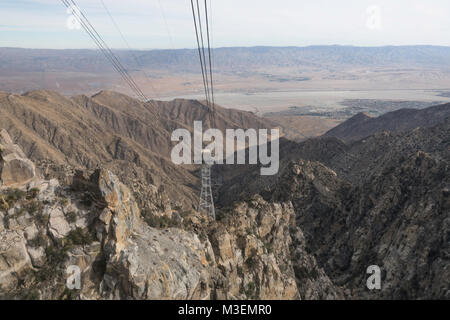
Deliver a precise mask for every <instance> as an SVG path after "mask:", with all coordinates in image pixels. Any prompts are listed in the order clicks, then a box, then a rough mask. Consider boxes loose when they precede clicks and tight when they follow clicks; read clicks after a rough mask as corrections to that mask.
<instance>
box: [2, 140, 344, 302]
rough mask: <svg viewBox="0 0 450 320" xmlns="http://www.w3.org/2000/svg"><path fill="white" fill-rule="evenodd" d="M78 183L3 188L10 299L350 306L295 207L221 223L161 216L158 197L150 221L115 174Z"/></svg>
mask: <svg viewBox="0 0 450 320" xmlns="http://www.w3.org/2000/svg"><path fill="white" fill-rule="evenodd" d="M3 136H4V137H6V139H9V138H8V136H7V134H6V132H3ZM8 141H9V140H8ZM16 150H17V152H19V153H20V152H21V151H20V148H18V147H17V148H16ZM24 160H26V161H27V162H28V161H29V160H28V159H24ZM2 163H4V160H3V161H2ZM68 180H71V182H70V184H69V185H64V184H63V185H60V184H59V183H58V181H57V180H50V181H47V180H44V179H42V178H40V176H39V175H36V176H35V177H34V179H33V181H32V182H29V181H22V180H21V179H17V180H16V181H15V184H14V185H15V186H16V187H17V188H18V189H16V188H15V189H12V188H3V189H2V191H1V193H0V200H1V206H0V222H1V224H0V237H1V239H2V242H1V250H0V297H2V298H16V299H21V298H29V299H38V298H40V299H76V298H79V299H238V298H239V299H298V298H337V297H341V293H340V291H339V289H336V288H335V287H334V286H333V284H332V283H331V281H330V280H329V278H328V277H327V276H326V274H325V273H324V271H323V270H322V269H320V268H319V267H318V265H317V262H316V260H315V258H314V257H312V256H311V255H309V254H308V253H307V252H306V251H305V239H304V237H303V234H302V232H301V230H300V229H299V228H297V227H296V224H295V219H294V211H293V207H292V205H291V204H290V203H280V204H273V203H268V202H266V201H264V200H263V199H262V198H261V197H259V196H256V197H255V198H253V199H252V200H251V201H249V202H241V203H237V204H236V206H235V207H234V208H232V209H230V210H229V211H228V212H227V213H224V214H222V218H221V219H220V220H219V221H211V220H209V219H208V217H203V216H199V215H198V214H197V213H195V212H185V213H182V214H180V213H177V212H175V211H172V210H169V209H167V208H166V209H167V210H166V211H164V210H163V211H161V210H158V209H157V208H161V203H164V201H163V200H162V197H161V195H160V194H159V193H158V191H157V190H155V197H154V198H151V201H155V203H154V208H155V210H152V211H151V212H146V213H145V214H142V213H141V210H140V209H139V207H138V205H137V202H136V201H135V199H134V197H133V195H132V193H131V192H130V190H129V188H128V187H126V186H125V185H124V184H122V183H121V182H120V181H119V180H118V178H117V177H116V176H115V175H114V174H113V173H112V172H111V171H108V170H104V169H98V170H95V171H94V172H93V173H92V174H91V175H90V177H87V176H86V175H85V173H83V172H81V171H76V172H75V174H74V176H73V177H72V178H70V179H68ZM161 201H162V202H161ZM163 207H164V206H163ZM162 222H164V223H162ZM152 226H158V228H155V227H152ZM167 226H173V227H172V228H167ZM70 266H77V267H79V268H80V271H81V284H82V286H81V289H80V290H70V289H68V288H67V286H66V280H67V278H68V274H67V273H66V272H67V270H68V268H69V267H70Z"/></svg>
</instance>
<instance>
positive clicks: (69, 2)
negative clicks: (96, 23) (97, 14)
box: [61, 0, 148, 101]
mask: <svg viewBox="0 0 450 320" xmlns="http://www.w3.org/2000/svg"><path fill="white" fill-rule="evenodd" d="M61 2H62V3H63V4H64V5H65V6H66V7H67V8H69V9H70V8H72V12H71V13H72V14H73V16H74V17H75V18H76V19H77V20H78V22H79V23H80V24H81V26H82V27H83V29H84V30H85V31H86V33H87V34H88V35H89V37H90V38H91V39H92V40H93V41H94V43H95V44H96V45H97V47H98V48H99V49H100V51H101V52H102V53H103V55H104V56H105V57H106V59H107V60H108V61H109V62H110V63H111V64H112V65H113V67H114V69H115V70H116V71H117V72H118V73H119V74H120V75H121V76H122V78H123V80H124V81H125V82H126V83H127V84H128V85H129V86H130V88H131V90H132V91H133V92H134V93H135V94H136V95H137V96H138V97H139V98H140V99H142V100H144V101H147V100H148V98H147V97H146V96H145V94H144V93H143V92H142V90H141V89H140V88H139V86H138V85H137V83H136V82H135V81H134V79H133V78H132V77H131V76H130V75H129V73H128V71H127V70H126V69H125V68H124V66H123V65H122V63H121V62H120V60H119V59H118V58H117V56H116V55H115V54H114V53H113V52H112V50H111V49H110V48H109V46H108V45H107V44H106V42H105V41H104V40H103V38H102V37H101V35H100V34H99V33H98V32H97V30H96V29H95V28H94V27H93V25H92V24H91V23H90V21H89V19H87V17H86V15H85V14H84V13H83V12H82V11H81V9H80V8H79V7H78V5H77V4H76V3H75V1H74V0H61Z"/></svg>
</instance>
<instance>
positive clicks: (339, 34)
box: [0, 0, 450, 49]
mask: <svg viewBox="0 0 450 320" xmlns="http://www.w3.org/2000/svg"><path fill="white" fill-rule="evenodd" d="M103 2H104V4H105V5H106V6H107V8H108V9H109V11H110V13H111V15H112V16H113V18H114V20H115V21H116V23H117V24H118V25H119V27H120V29H121V31H122V33H123V34H124V36H125V38H126V40H127V42H128V43H129V44H130V46H131V47H132V48H133V49H162V48H166V49H181V48H193V47H194V46H195V44H196V40H195V33H194V32H193V28H194V27H193V22H192V17H191V7H190V2H189V1H180V0H150V1H141V0H131V1H127V3H126V4H125V3H123V1H119V0H103ZM76 3H77V4H78V5H79V6H80V8H81V9H82V10H83V11H84V12H85V13H86V15H87V16H88V18H89V19H90V21H91V22H92V24H93V25H94V26H95V27H96V29H97V30H98V31H99V32H100V33H101V34H102V36H103V37H104V38H105V40H106V42H107V43H108V44H109V46H110V47H112V48H117V49H126V48H127V45H126V43H125V42H124V41H123V39H122V38H121V37H120V34H119V32H118V31H117V29H116V28H115V26H114V24H113V22H112V21H111V19H110V17H109V16H108V13H107V11H106V10H105V8H104V7H103V4H102V0H97V1H92V0H90V1H87V0H79V1H76ZM210 4H211V20H212V35H213V45H212V46H213V47H240V46H245V47H251V46H300V47H302V46H310V45H353V46H387V45H439V46H448V45H450V32H449V31H450V21H449V20H448V19H447V18H446V17H447V14H446V13H447V12H450V3H449V2H448V1H445V0H433V1H424V0H414V1H407V0H398V1H395V2H393V1H387V0H380V1H377V2H373V1H367V0H362V1H361V0H359V1H355V0H344V1H340V2H339V4H337V3H336V1H331V0H318V1H315V2H314V3H306V2H299V1H294V0H282V1H278V2H277V3H276V4H275V3H272V2H269V1H268V0H262V1H261V0H260V1H256V0H248V1H245V3H242V2H239V1H238V0H229V1H217V2H212V1H211V0H210ZM0 19H1V21H2V23H1V24H0V39H2V40H1V41H0V47H22V48H48V49H79V48H87V49H89V48H94V47H95V44H94V43H93V42H92V41H91V39H89V37H88V36H87V35H86V34H85V32H84V31H83V30H82V29H81V30H79V29H76V28H74V29H70V28H69V27H68V21H69V19H70V12H69V13H68V12H67V11H66V8H65V7H64V6H63V4H62V3H61V2H60V1H57V0H19V1H17V0H14V1H13V0H4V1H2V3H0Z"/></svg>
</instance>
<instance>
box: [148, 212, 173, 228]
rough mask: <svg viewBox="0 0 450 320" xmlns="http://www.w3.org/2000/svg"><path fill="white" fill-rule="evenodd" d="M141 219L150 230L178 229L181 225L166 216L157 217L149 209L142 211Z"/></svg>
mask: <svg viewBox="0 0 450 320" xmlns="http://www.w3.org/2000/svg"><path fill="white" fill-rule="evenodd" d="M142 217H143V218H144V221H145V222H146V223H147V224H148V225H149V226H150V227H152V228H158V229H166V228H180V227H181V224H180V222H179V221H177V220H175V219H171V218H169V217H168V216H157V215H155V214H153V213H152V211H151V210H149V209H144V210H142Z"/></svg>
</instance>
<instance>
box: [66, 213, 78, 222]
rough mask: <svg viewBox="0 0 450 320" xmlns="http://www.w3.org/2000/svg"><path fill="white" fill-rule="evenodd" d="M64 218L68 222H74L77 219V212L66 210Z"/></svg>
mask: <svg viewBox="0 0 450 320" xmlns="http://www.w3.org/2000/svg"><path fill="white" fill-rule="evenodd" d="M66 219H67V222H69V223H75V222H76V221H77V214H76V213H75V212H74V211H70V212H67V213H66Z"/></svg>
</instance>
